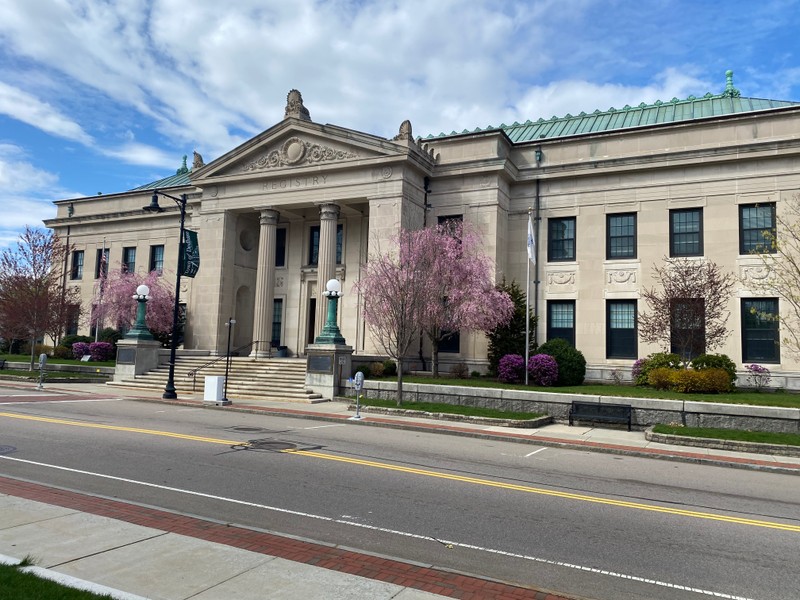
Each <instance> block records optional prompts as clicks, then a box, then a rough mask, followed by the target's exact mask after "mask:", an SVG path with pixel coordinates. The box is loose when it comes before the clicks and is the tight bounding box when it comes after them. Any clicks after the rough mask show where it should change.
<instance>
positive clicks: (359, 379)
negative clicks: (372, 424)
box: [350, 371, 364, 420]
mask: <svg viewBox="0 0 800 600" xmlns="http://www.w3.org/2000/svg"><path fill="white" fill-rule="evenodd" d="M353 387H354V388H355V390H356V414H355V416H353V417H350V418H351V419H354V420H358V419H360V418H361V412H360V411H361V405H360V400H361V390H362V389H363V388H364V373H362V372H361V371H358V372H357V373H356V375H355V377H354V378H353Z"/></svg>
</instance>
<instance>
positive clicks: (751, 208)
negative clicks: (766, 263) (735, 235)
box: [739, 203, 776, 254]
mask: <svg viewBox="0 0 800 600" xmlns="http://www.w3.org/2000/svg"><path fill="white" fill-rule="evenodd" d="M775 232H776V230H775V204H774V203H768V204H747V205H742V206H740V207H739V254H751V253H753V252H763V253H770V254H772V253H774V252H775V251H776V248H775V246H774V244H773V241H774V240H775Z"/></svg>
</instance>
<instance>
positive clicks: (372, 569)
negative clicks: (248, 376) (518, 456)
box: [0, 382, 800, 600]
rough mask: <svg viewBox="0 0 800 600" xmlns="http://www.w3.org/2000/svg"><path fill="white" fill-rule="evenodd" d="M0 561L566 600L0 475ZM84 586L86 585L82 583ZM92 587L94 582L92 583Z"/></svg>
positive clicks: (198, 594) (654, 449)
mask: <svg viewBox="0 0 800 600" xmlns="http://www.w3.org/2000/svg"><path fill="white" fill-rule="evenodd" d="M2 387H4V388H9V387H11V388H16V389H17V390H18V391H19V393H15V394H13V398H11V397H9V395H6V397H5V398H4V396H3V394H2V392H1V391H0V407H2V405H3V403H12V402H13V403H15V404H16V403H19V402H25V403H27V402H33V403H35V402H41V401H58V400H59V399H62V400H63V399H70V398H74V397H80V398H94V399H100V398H128V399H132V400H139V401H150V402H164V401H163V400H161V397H160V393H147V392H142V391H141V390H125V389H121V388H116V387H115V388H110V387H107V386H104V385H90V384H53V385H52V386H46V389H44V390H36V389H35V386H34V385H29V384H16V383H8V382H3V383H2ZM179 395H180V399H179V400H177V401H170V403H175V402H177V403H178V404H182V405H189V406H197V407H206V408H209V409H212V410H227V411H231V410H235V411H247V412H252V413H258V414H276V415H284V416H296V417H303V418H312V419H321V420H326V421H339V422H341V421H345V420H348V423H351V424H353V425H354V426H377V427H392V428H402V429H410V430H415V431H426V432H431V433H440V434H449V435H461V436H472V437H480V438H492V439H503V440H507V441H514V442H519V443H528V444H534V445H547V446H558V447H569V448H577V449H584V450H591V451H601V452H612V453H616V454H627V455H634V456H643V457H650V458H659V459H668V460H681V461H688V462H695V463H707V464H715V465H722V466H731V467H738V468H751V469H761V470H769V471H777V472H783V473H792V474H798V475H800V458H794V457H774V456H769V455H764V454H753V453H744V452H725V451H721V450H713V451H712V450H707V449H702V448H686V447H682V446H671V445H668V444H657V443H654V442H649V441H648V440H646V439H645V435H644V433H643V432H637V431H633V432H628V431H625V430H623V429H599V428H591V427H569V426H566V425H559V424H556V425H548V426H546V427H542V428H540V429H517V428H510V427H500V426H496V425H489V424H484V423H469V422H452V421H439V420H432V419H427V418H420V417H411V416H408V415H384V414H371V413H367V412H364V413H362V416H363V417H364V418H363V419H361V420H358V421H353V420H349V419H350V418H351V417H352V416H353V415H354V413H353V412H352V411H351V410H349V409H348V404H347V403H346V402H328V403H321V404H313V405H312V404H291V403H282V402H262V401H250V400H242V401H237V400H236V399H235V398H234V399H233V402H234V403H233V404H232V405H229V406H224V407H223V406H219V407H218V406H215V405H213V404H212V405H208V404H204V403H203V401H202V398H201V396H199V395H185V394H183V393H182V392H180V391H179ZM0 515H2V516H1V517H0V555H4V556H0V561H3V560H5V561H6V562H14V561H19V560H21V559H23V558H25V557H26V556H29V555H31V556H34V557H35V558H37V559H38V561H37V564H38V566H39V567H40V568H42V570H41V571H40V573H42V574H44V575H46V576H50V577H65V578H66V581H67V582H68V583H70V584H71V585H80V586H84V587H87V586H88V587H90V588H91V587H92V586H95V587H94V588H93V589H94V590H96V591H99V592H101V593H109V591H111V592H112V595H113V596H114V597H115V598H119V599H128V600H135V599H139V598H150V599H153V600H155V599H165V600H183V599H186V598H190V597H191V598H193V599H197V600H211V599H219V600H228V599H230V598H236V599H237V600H248V599H250V598H252V599H253V600H255V599H256V598H258V599H262V598H276V599H295V598H303V599H305V598H314V599H316V598H319V599H331V600H339V599H350V598H354V599H355V598H359V599H360V598H370V599H382V598H386V599H390V598H391V599H397V600H417V599H420V600H422V599H427V598H431V599H432V598H436V597H439V596H440V595H442V596H448V597H453V598H471V599H478V598H485V599H490V598H497V597H503V598H508V599H516V598H520V599H523V598H524V599H534V600H545V599H546V600H565V599H567V600H568V597H567V596H563V595H557V594H553V593H549V592H546V591H543V590H536V589H530V588H522V587H518V586H514V585H508V584H505V583H503V582H496V581H491V580H487V579H483V578H480V577H473V576H470V575H466V574H461V573H453V572H450V571H447V570H444V569H438V568H436V567H435V566H434V565H419V564H412V563H407V562H403V561H398V560H394V559H392V558H391V557H385V556H376V555H371V554H367V553H364V552H360V551H354V550H351V549H348V548H341V547H335V546H329V545H325V544H319V543H317V542H315V541H310V540H299V539H295V538H289V537H286V536H279V535H275V534H271V533H268V532H263V531H256V530H252V529H247V528H242V527H235V526H230V525H228V524H224V523H215V522H212V521H208V520H203V519H198V518H195V517H190V516H186V515H179V514H174V513H169V512H166V511H161V510H157V509H153V508H149V507H143V506H139V505H133V504H129V503H125V502H120V501H117V500H113V499H108V498H97V497H94V496H87V495H84V494H79V493H75V492H71V491H67V490H61V489H56V488H50V487H47V486H42V485H38V484H33V483H28V482H23V481H19V480H14V479H10V478H4V477H2V476H0ZM88 582H93V583H91V584H90V583H88ZM97 586H100V587H97Z"/></svg>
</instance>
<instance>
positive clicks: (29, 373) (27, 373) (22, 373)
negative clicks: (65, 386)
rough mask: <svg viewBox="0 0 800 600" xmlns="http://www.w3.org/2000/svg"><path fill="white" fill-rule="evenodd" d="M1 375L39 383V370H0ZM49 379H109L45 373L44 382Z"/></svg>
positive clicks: (78, 374) (68, 372)
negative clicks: (23, 378)
mask: <svg viewBox="0 0 800 600" xmlns="http://www.w3.org/2000/svg"><path fill="white" fill-rule="evenodd" d="M0 375H14V376H16V377H25V378H26V379H33V380H34V381H39V369H38V368H37V369H36V370H34V371H20V370H17V369H0ZM48 379H97V381H106V380H107V379H108V377H104V376H102V375H95V374H94V373H75V372H72V371H47V370H45V372H44V380H45V382H47V380H48Z"/></svg>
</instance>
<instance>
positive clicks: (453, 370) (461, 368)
mask: <svg viewBox="0 0 800 600" xmlns="http://www.w3.org/2000/svg"><path fill="white" fill-rule="evenodd" d="M450 376H451V377H455V378H456V379H469V369H468V368H467V363H465V362H463V361H462V362H457V363H456V364H454V365H453V366H452V367H450Z"/></svg>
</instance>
